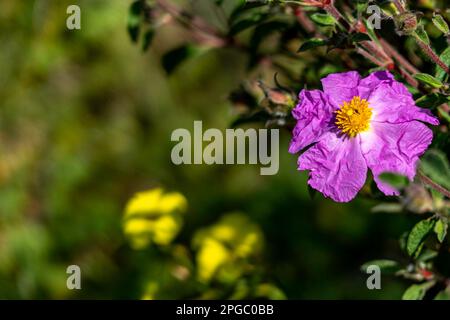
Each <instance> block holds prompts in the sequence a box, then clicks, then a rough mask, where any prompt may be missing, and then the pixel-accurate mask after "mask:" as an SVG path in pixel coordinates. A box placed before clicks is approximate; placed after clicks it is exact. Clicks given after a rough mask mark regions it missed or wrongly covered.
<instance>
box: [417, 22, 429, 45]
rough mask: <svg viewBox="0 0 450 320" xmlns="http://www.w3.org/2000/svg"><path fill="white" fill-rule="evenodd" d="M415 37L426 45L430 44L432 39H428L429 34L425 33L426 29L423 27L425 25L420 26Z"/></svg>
mask: <svg viewBox="0 0 450 320" xmlns="http://www.w3.org/2000/svg"><path fill="white" fill-rule="evenodd" d="M413 35H414V36H415V37H416V38H417V39H418V40H419V41H422V42H423V43H426V44H428V45H429V44H430V38H428V34H427V32H426V31H425V28H424V27H423V25H419V26H418V27H417V29H416V31H414V33H413Z"/></svg>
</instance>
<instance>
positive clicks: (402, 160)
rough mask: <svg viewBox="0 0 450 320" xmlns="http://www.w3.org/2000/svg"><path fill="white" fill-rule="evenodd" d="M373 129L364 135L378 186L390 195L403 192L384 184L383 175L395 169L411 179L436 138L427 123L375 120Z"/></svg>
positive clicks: (366, 155)
mask: <svg viewBox="0 0 450 320" xmlns="http://www.w3.org/2000/svg"><path fill="white" fill-rule="evenodd" d="M371 126H372V127H371V130H370V131H368V132H364V133H362V134H361V149H362V153H363V155H364V158H365V159H366V163H367V166H368V167H369V168H370V169H371V170H372V173H373V176H374V179H375V182H376V183H377V186H378V188H379V189H380V190H381V191H382V192H383V193H384V194H386V195H398V194H399V192H398V190H396V189H395V188H392V187H391V186H390V185H388V184H386V183H383V182H382V181H381V180H380V179H379V175H380V174H381V173H383V172H392V173H397V174H401V175H404V176H406V177H408V178H409V179H410V180H411V181H412V179H413V178H414V176H415V174H416V165H417V161H418V159H419V156H421V155H422V154H423V153H424V152H425V150H426V149H427V148H428V146H429V145H430V143H431V141H432V139H433V133H432V131H431V130H430V129H429V128H428V127H427V126H426V125H424V124H423V123H421V122H418V121H410V122H405V123H398V124H390V123H372V124H371Z"/></svg>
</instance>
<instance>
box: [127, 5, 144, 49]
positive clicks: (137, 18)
mask: <svg viewBox="0 0 450 320" xmlns="http://www.w3.org/2000/svg"><path fill="white" fill-rule="evenodd" d="M143 10H144V8H143V6H142V1H139V0H137V1H135V2H133V3H132V4H131V6H130V9H129V11H128V23H127V29H128V34H129V36H130V38H131V40H132V41H133V42H137V41H138V39H139V34H140V28H141V21H142V12H143Z"/></svg>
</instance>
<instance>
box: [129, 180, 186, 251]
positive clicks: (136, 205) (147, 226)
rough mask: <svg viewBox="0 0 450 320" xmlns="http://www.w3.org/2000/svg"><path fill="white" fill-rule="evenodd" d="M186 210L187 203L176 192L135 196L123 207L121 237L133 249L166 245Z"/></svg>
mask: <svg viewBox="0 0 450 320" xmlns="http://www.w3.org/2000/svg"><path fill="white" fill-rule="evenodd" d="M186 209H187V200H186V198H185V197H184V196H183V195H182V194H180V193H178V192H170V193H164V190H163V189H161V188H156V189H152V190H148V191H145V192H139V193H137V194H136V195H135V196H134V197H133V198H132V199H131V200H130V201H129V202H128V203H127V205H126V208H125V216H124V226H123V228H124V233H125V235H126V236H127V237H128V238H129V240H130V244H131V246H132V247H133V248H134V249H144V248H145V247H147V246H148V245H150V244H151V243H152V242H153V243H155V244H158V245H168V244H170V243H171V242H172V240H173V239H174V238H175V237H176V236H177V234H178V233H179V231H180V229H181V226H182V217H181V214H182V213H184V212H185V211H186Z"/></svg>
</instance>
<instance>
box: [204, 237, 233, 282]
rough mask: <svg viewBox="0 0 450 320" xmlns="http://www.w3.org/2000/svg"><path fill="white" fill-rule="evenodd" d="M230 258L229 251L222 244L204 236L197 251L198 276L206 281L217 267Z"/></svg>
mask: <svg viewBox="0 0 450 320" xmlns="http://www.w3.org/2000/svg"><path fill="white" fill-rule="evenodd" d="M230 258H231V253H230V252H229V250H228V249H227V248H225V246H224V245H223V244H221V243H220V242H219V241H217V240H215V239H213V238H205V239H204V240H203V243H202V246H201V247H200V250H199V251H198V253H197V265H198V277H199V278H200V280H204V281H207V280H209V279H211V278H212V276H213V275H214V273H215V272H216V271H217V269H218V268H219V267H220V266H222V265H224V264H225V263H226V262H227V261H228V260H229V259H230Z"/></svg>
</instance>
